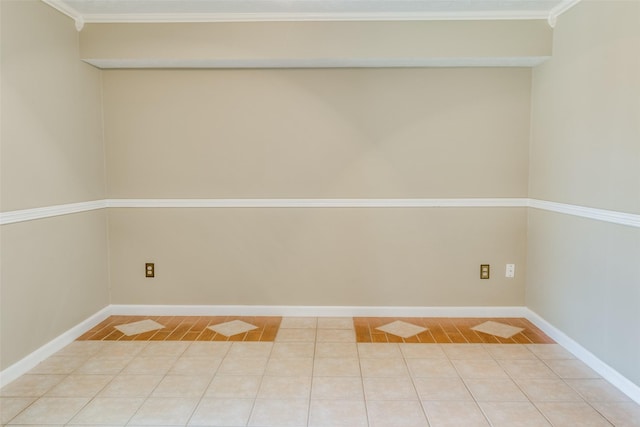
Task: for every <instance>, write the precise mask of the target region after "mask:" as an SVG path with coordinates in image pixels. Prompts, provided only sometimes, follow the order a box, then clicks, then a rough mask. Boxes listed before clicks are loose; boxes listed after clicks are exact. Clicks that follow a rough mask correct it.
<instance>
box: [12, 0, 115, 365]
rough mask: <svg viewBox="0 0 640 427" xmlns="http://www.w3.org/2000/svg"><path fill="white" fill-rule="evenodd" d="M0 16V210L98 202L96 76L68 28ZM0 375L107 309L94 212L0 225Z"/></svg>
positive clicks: (46, 15)
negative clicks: (84, 62)
mask: <svg viewBox="0 0 640 427" xmlns="http://www.w3.org/2000/svg"><path fill="white" fill-rule="evenodd" d="M0 7H1V8H2V12H1V15H2V34H1V37H2V59H1V62H2V124H1V128H2V130H1V132H2V134H1V137H2V146H1V162H2V164H1V166H2V167H1V169H2V172H1V178H2V211H3V212H7V211H11V210H17V209H26V208H34V207H43V206H50V205H56V204H64V203H72V202H82V201H88V200H95V199H103V198H104V197H105V177H104V173H105V169H104V147H103V141H102V107H101V80H100V71H99V70H96V69H94V68H92V67H90V66H88V65H86V64H83V63H82V62H81V61H80V58H79V54H78V33H77V32H76V30H75V28H74V24H73V21H72V20H70V19H69V18H67V17H65V16H63V15H62V14H60V13H59V12H57V11H55V10H54V9H52V8H51V7H49V6H47V5H45V4H44V3H42V2H40V1H5V0H3V1H2V2H0ZM0 233H1V234H2V235H1V240H2V252H1V264H2V268H1V270H2V272H1V277H0V280H1V283H0V285H1V294H0V295H1V302H0V304H1V307H0V308H1V315H0V320H1V324H2V326H1V334H2V335H1V343H0V369H4V368H6V367H8V366H9V365H11V364H12V363H14V362H16V361H17V360H19V359H20V358H22V357H24V356H26V355H27V354H29V353H30V352H32V351H34V350H35V349H37V348H38V347H40V346H42V345H44V344H46V343H47V342H48V341H49V340H51V339H53V338H55V337H57V336H58V335H60V334H61V333H63V332H64V331H66V330H67V329H69V328H71V327H73V326H75V325H77V324H78V323H79V322H81V321H82V320H84V319H85V318H87V317H88V316H89V315H91V314H93V313H95V312H96V311H98V310H99V309H101V308H102V307H104V306H106V305H107V304H108V303H109V297H108V268H107V245H106V233H107V230H106V216H105V213H104V212H93V213H86V214H78V215H70V216H64V217H57V218H51V219H42V220H36V221H30V222H23V223H20V224H11V225H3V226H2V228H1V229H0Z"/></svg>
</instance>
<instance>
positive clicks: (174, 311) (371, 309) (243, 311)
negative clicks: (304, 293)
mask: <svg viewBox="0 0 640 427" xmlns="http://www.w3.org/2000/svg"><path fill="white" fill-rule="evenodd" d="M527 313H528V311H527V309H526V307H520V306H507V307H397V306H384V307H380V306H377V307H376V306H292V305H118V304H114V305H111V314H112V315H121V316H233V315H235V316H300V317H305V316H313V317H358V316H362V317H496V316H497V317H525V315H526V314H527Z"/></svg>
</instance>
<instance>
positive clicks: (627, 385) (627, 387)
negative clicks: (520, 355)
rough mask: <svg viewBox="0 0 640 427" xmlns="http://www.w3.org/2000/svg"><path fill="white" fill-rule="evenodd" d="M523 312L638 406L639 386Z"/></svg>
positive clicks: (534, 313) (543, 320)
mask: <svg viewBox="0 0 640 427" xmlns="http://www.w3.org/2000/svg"><path fill="white" fill-rule="evenodd" d="M525 310H526V312H527V313H526V315H525V317H526V319H527V320H529V321H530V322H531V323H533V324H534V325H536V326H537V327H538V328H540V329H541V330H542V331H543V332H544V333H545V334H547V335H548V336H549V337H551V338H552V339H553V340H554V341H556V342H557V343H558V344H560V345H561V346H563V347H564V348H566V349H567V350H568V351H570V352H571V353H573V355H574V356H576V357H577V358H578V359H580V360H581V361H583V362H584V363H586V364H587V366H589V367H590V368H591V369H593V370H594V371H596V372H597V373H598V374H600V376H602V378H604V379H605V380H607V381H609V382H610V383H611V384H613V385H614V386H615V387H617V388H618V389H619V390H620V391H621V392H623V393H624V394H626V395H627V396H629V398H631V399H632V400H634V401H635V402H637V403H638V404H640V386H638V385H636V384H635V383H633V382H631V381H629V380H628V379H627V378H626V377H625V376H624V375H622V374H620V373H619V372H618V371H616V370H615V369H613V368H612V367H611V366H609V365H607V364H606V363H604V362H603V361H602V360H600V359H599V358H598V357H597V356H595V355H594V354H593V353H591V352H590V351H589V350H587V349H586V348H584V347H583V346H581V345H580V344H578V343H577V342H576V341H574V340H573V339H572V338H570V337H569V336H568V335H567V334H565V333H564V332H562V331H561V330H560V329H558V328H556V327H555V326H553V325H552V324H551V323H549V322H548V321H547V320H545V319H544V318H543V317H542V316H540V315H539V314H537V313H536V312H535V311H533V310H531V309H529V308H525Z"/></svg>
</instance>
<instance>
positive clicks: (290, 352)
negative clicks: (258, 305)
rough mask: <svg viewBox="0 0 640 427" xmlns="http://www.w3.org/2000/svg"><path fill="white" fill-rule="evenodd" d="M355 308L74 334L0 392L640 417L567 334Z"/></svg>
mask: <svg viewBox="0 0 640 427" xmlns="http://www.w3.org/2000/svg"><path fill="white" fill-rule="evenodd" d="M353 324H354V322H353V319H351V318H318V319H316V318H286V317H285V318H283V319H282V321H281V323H280V328H279V331H278V332H277V335H276V336H275V341H273V342H242V341H235V342H230V341H227V342H221V341H217V342H215V341H209V342H205V341H158V342H156V341H110V340H83V341H76V342H74V343H72V344H71V345H69V346H68V347H66V348H65V349H63V350H62V351H60V352H59V353H57V354H55V355H54V356H52V357H50V358H49V359H47V360H45V361H44V362H42V363H41V364H40V365H38V366H37V367H36V368H34V369H33V370H32V371H31V372H29V373H28V374H26V375H24V376H22V377H20V378H18V379H17V380H15V381H14V382H12V383H10V384H9V385H7V386H6V387H4V388H2V389H1V390H0V414H1V415H0V416H1V422H2V425H11V426H13V425H31V426H34V425H48V426H50V425H56V426H63V425H68V426H76V427H78V426H90V425H91V426H95V425H102V426H125V425H126V426H225V427H231V426H264V427H266V426H278V427H280V426H312V427H316V426H323V427H339V426H348V427H358V426H376V427H377V426H396V427H412V426H456V427H458V426H464V427H467V426H470V427H471V426H494V427H497V426H509V427H512V426H550V425H552V426H556V427H564V426H567V427H568V426H611V425H615V426H620V427H626V426H640V406H639V405H637V404H636V403H634V402H632V401H631V400H630V399H629V398H627V397H626V396H625V395H624V394H622V393H621V392H619V391H618V390H617V389H616V388H614V387H613V386H612V385H610V384H609V383H607V382H606V381H605V380H603V379H602V378H600V377H599V376H598V375H597V374H596V373H595V372H593V371H592V370H591V369H589V368H588V367H587V366H586V365H584V364H583V363H582V362H580V361H579V360H577V359H575V358H574V357H573V356H572V355H571V354H570V353H568V352H567V351H566V350H564V349H563V348H562V347H561V346H559V345H557V344H515V343H512V344H497V343H496V344H485V343H476V344H470V343H464V344H456V343H449V344H426V343H403V342H401V343H357V342H356V331H355V329H354V327H353Z"/></svg>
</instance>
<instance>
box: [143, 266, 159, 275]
mask: <svg viewBox="0 0 640 427" xmlns="http://www.w3.org/2000/svg"><path fill="white" fill-rule="evenodd" d="M144 277H156V265H155V264H154V263H152V262H147V263H145V265H144Z"/></svg>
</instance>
